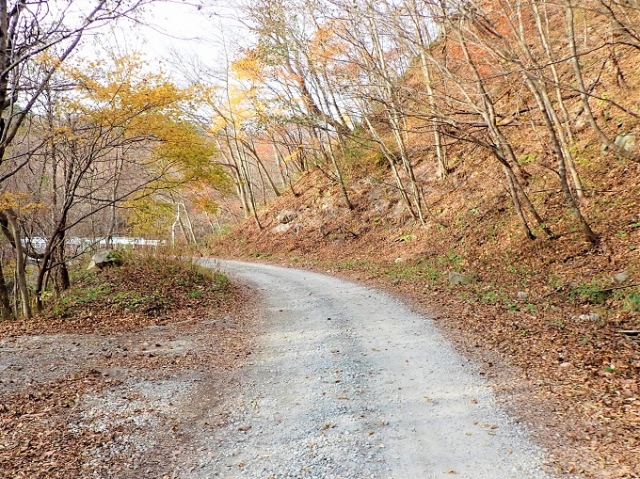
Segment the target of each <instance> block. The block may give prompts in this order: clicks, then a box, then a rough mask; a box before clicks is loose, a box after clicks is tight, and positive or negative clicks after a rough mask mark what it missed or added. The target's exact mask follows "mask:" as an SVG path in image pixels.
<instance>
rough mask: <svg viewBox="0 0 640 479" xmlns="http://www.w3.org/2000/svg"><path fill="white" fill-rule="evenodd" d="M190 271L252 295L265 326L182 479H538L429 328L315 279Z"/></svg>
mask: <svg viewBox="0 0 640 479" xmlns="http://www.w3.org/2000/svg"><path fill="white" fill-rule="evenodd" d="M203 264H205V265H209V266H217V267H221V268H222V269H223V270H225V271H227V272H228V273H229V274H230V275H231V276H232V277H235V278H237V279H239V280H241V281H243V282H246V283H248V284H250V285H253V286H254V287H256V288H258V289H259V290H260V291H261V293H262V296H263V299H264V307H265V308H266V312H265V315H264V319H263V321H262V323H261V326H260V327H261V331H259V336H258V340H257V347H256V350H255V351H254V353H253V355H252V358H253V359H252V361H250V363H249V364H248V365H247V366H246V369H245V371H244V373H243V375H242V381H241V387H240V388H239V390H238V392H237V395H236V397H233V398H230V402H229V404H228V413H229V414H230V416H229V417H230V420H229V421H228V422H227V423H226V425H224V426H223V427H221V428H219V429H217V430H215V431H214V432H213V433H210V434H213V435H212V436H209V437H208V438H207V442H206V446H204V447H203V448H200V450H199V451H198V455H199V457H200V458H202V457H206V458H207V459H206V460H204V461H202V460H200V461H199V465H198V467H195V468H194V469H192V470H191V472H190V474H189V477H191V478H194V479H198V478H211V477H224V478H226V479H232V478H256V479H257V478H259V479H269V478H273V479H276V478H277V479H285V478H305V479H306V478H318V479H320V478H322V479H332V478H336V479H337V478H342V479H356V478H357V479H364V478H380V479H382V478H385V479H391V478H395V479H430V478H442V477H458V478H469V479H484V478H492V479H499V478H505V479H506V478H509V479H518V478H527V479H536V478H548V477H551V476H550V475H548V473H545V472H544V470H543V468H542V465H543V463H544V456H543V453H542V452H541V451H540V450H539V449H538V448H537V447H536V446H535V445H534V444H532V443H531V442H530V441H529V439H528V438H527V434H526V432H525V431H524V430H523V429H522V428H521V427H520V426H518V425H515V424H513V423H512V422H511V421H510V419H509V417H508V416H507V415H506V414H505V413H503V412H502V411H500V410H499V409H498V408H497V406H496V402H495V399H494V397H493V395H492V391H491V389H490V387H489V386H488V385H487V384H486V383H485V382H484V381H483V379H482V378H481V376H480V375H479V374H478V372H477V370H476V369H475V368H474V365H473V364H471V363H470V362H468V361H467V360H466V359H464V358H463V357H461V356H460V355H458V354H457V353H456V352H455V351H454V350H453V349H452V347H451V346H450V345H449V344H448V343H447V342H446V341H445V340H444V339H443V337H442V336H441V334H440V333H439V332H438V330H437V328H436V327H435V326H434V324H433V321H432V320H430V319H428V318H426V317H424V316H420V315H418V314H415V313H413V312H412V311H411V310H410V309H409V308H408V307H407V306H406V305H404V304H403V303H402V302H400V301H399V300H397V299H394V298H392V297H390V296H388V295H386V294H383V293H380V292H378V291H376V290H374V289H370V288H367V287H363V286H360V285H356V284H353V283H349V282H347V281H343V280H339V279H336V278H332V277H329V276H324V275H320V274H315V273H311V272H306V271H300V270H295V269H287V268H280V267H275V266H266V265H256V264H248V263H239V262H218V261H214V260H203ZM204 449H206V450H208V451H209V452H208V454H207V453H206V452H207V451H205V450H204ZM194 459H195V458H194Z"/></svg>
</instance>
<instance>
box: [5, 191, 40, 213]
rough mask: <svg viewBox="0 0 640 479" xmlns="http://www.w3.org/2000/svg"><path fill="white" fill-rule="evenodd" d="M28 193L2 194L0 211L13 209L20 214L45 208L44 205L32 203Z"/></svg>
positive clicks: (7, 192) (6, 192)
mask: <svg viewBox="0 0 640 479" xmlns="http://www.w3.org/2000/svg"><path fill="white" fill-rule="evenodd" d="M30 199H31V197H30V195H28V194H27V193H12V192H9V191H3V192H0V211H4V210H8V209H12V210H14V211H18V212H28V211H33V210H39V209H42V208H44V207H45V205H44V204H42V203H37V202H33V201H30Z"/></svg>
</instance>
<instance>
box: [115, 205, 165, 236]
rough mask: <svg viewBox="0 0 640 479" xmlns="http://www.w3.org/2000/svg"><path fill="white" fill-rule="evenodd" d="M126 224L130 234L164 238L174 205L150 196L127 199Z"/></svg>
mask: <svg viewBox="0 0 640 479" xmlns="http://www.w3.org/2000/svg"><path fill="white" fill-rule="evenodd" d="M124 206H125V208H127V214H126V217H127V226H128V228H129V234H130V235H131V236H142V237H146V238H166V237H167V236H168V234H169V231H170V230H171V224H172V223H173V220H174V217H175V211H174V210H175V208H174V205H173V204H172V203H170V202H168V201H162V200H156V199H154V198H152V197H150V196H147V197H143V198H137V199H132V200H129V201H127V202H126V203H125V204H124Z"/></svg>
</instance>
